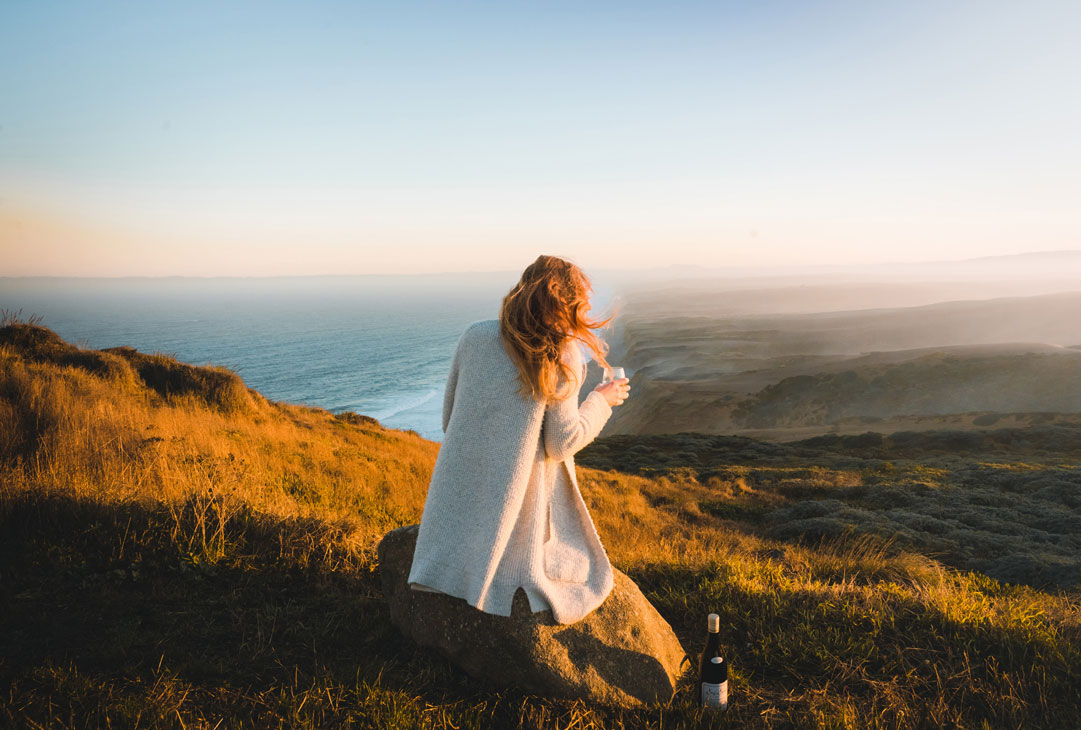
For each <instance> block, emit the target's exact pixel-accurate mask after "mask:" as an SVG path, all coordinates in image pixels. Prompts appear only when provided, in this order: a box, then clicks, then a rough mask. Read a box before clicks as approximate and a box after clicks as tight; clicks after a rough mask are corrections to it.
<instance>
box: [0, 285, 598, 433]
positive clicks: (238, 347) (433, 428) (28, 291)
mask: <svg viewBox="0 0 1081 730" xmlns="http://www.w3.org/2000/svg"><path fill="white" fill-rule="evenodd" d="M517 280H518V273H515V272H495V273H478V274H440V275H427V276H326V277H322V276H319V277H313V276H305V277H268V278H263V277H260V278H241V277H222V278H189V277H163V278H153V277H148V278H143V277H137V278H103V279H95V278H53V277H41V278H38V277H26V278H0V308H3V309H6V310H9V311H17V310H20V309H21V310H22V318H23V319H26V318H27V317H28V316H30V315H31V314H33V315H39V316H40V317H41V318H42V321H41V324H42V325H44V326H46V327H48V328H50V329H52V330H53V331H55V332H56V333H57V334H59V335H60V336H61V337H63V338H64V339H65V340H67V341H68V342H72V343H74V344H77V345H79V346H81V347H84V348H92V349H101V348H105V347H114V346H119V345H128V346H130V347H134V348H136V349H137V350H140V351H142V352H148V353H152V352H163V353H166V354H169V355H172V356H174V357H176V358H177V359H178V360H181V361H183V362H187V363H191V364H193V365H205V364H213V365H222V366H225V367H227V368H229V369H231V370H233V371H234V372H236V373H237V374H239V375H240V376H241V377H242V378H243V379H244V381H245V383H247V385H248V386H249V387H252V388H255V389H256V390H258V391H259V392H260V393H262V394H263V395H265V396H266V397H268V398H270V399H272V400H276V401H286V402H289V403H303V404H307V405H313V406H319V407H321V408H326V409H327V410H329V411H332V412H334V413H339V412H342V411H355V412H357V413H363V414H365V415H368V416H372V417H373V418H376V419H378V420H379V421H380V422H381V423H382V424H383V425H385V426H388V427H391V428H401V429H413V430H414V431H416V432H417V433H419V434H420V435H421V436H423V437H425V438H428V439H432V440H434V441H440V440H441V439H442V436H443V433H442V428H441V414H442V405H443V388H444V386H445V384H446V378H447V373H448V371H449V369H450V359H451V356H452V355H453V354H454V346H455V345H456V343H457V341H458V337H459V336H460V335H461V333H462V331H463V330H464V329H465V327H466V326H467V325H468V324H470V323H471V322H475V321H477V320H480V319H492V318H495V317H496V316H498V312H499V305H500V302H501V301H502V298H503V295H504V294H506V292H507V291H509V290H510V288H511V287H512V286H513V285H514V283H515V282H516V281H517ZM594 286H595V288H596V286H597V285H596V282H594ZM607 298H608V296H607V293H605V292H600V291H598V292H597V293H596V294H595V296H594V306H595V307H600V306H601V305H602V304H603V302H605V301H606V300H607Z"/></svg>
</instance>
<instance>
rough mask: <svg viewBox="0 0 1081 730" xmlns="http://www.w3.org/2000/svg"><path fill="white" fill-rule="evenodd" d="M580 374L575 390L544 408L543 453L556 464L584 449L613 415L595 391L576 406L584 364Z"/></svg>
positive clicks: (605, 401) (582, 379)
mask: <svg viewBox="0 0 1081 730" xmlns="http://www.w3.org/2000/svg"><path fill="white" fill-rule="evenodd" d="M575 347H576V349H577V346H575ZM579 357H581V355H580V354H579ZM581 371H582V377H580V378H578V387H576V388H575V389H574V391H573V392H572V393H571V394H570V395H569V396H567V397H566V398H564V399H563V400H559V401H556V400H552V401H549V402H548V404H547V405H546V406H545V409H544V425H543V429H542V430H543V431H544V451H545V453H546V454H547V455H548V458H550V459H555V460H556V461H563V460H565V459H567V458H569V457H571V456H574V454H576V453H577V452H578V451H580V450H581V449H582V448H584V447H585V446H586V444H588V443H589V442H590V441H592V440H593V439H595V438H596V437H597V434H598V433H600V431H601V429H602V428H604V424H605V423H607V422H608V419H609V418H610V417H611V416H612V406H610V405H608V401H607V400H606V399H605V397H604V396H603V395H601V394H600V393H598V392H597V391H595V390H594V391H593V392H592V393H590V394H589V395H588V396H586V399H585V400H584V401H582V404H581V405H578V393H579V391H580V390H581V388H582V382H583V381H584V380H585V377H584V375H585V362H584V361H583V362H582V368H581Z"/></svg>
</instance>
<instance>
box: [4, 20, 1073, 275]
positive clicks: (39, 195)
mask: <svg viewBox="0 0 1081 730" xmlns="http://www.w3.org/2000/svg"><path fill="white" fill-rule="evenodd" d="M1078 28H1081V4H1078V3H1076V2H1066V1H1063V0H1059V1H1054V2H1052V1H1050V0H1032V1H1031V2H1024V3H1019V2H1006V1H1004V0H986V1H982V2H974V1H973V2H969V1H961V0H958V1H951V0H912V1H907V2H897V1H893V0H890V1H888V2H875V3H860V2H795V1H791V2H771V1H769V0H761V1H759V2H750V1H748V2H678V1H673V2H663V3H662V2H649V3H645V2H586V3H581V2H578V3H571V2H562V1H558V2H545V3H477V2H458V3H446V2H411V3H363V2H320V3H300V2H295V3H282V2H266V1H261V2H235V3H204V2H184V3H172V4H164V3H119V2H100V3H75V2H29V1H26V0H10V1H8V2H4V3H3V4H2V5H0V276H4V275H7V276H21V275H75V276H122V275H207V276H213V275H248V276H259V275H279V274H366V273H413V272H416V273H427V272H439V271H491V270H515V269H520V268H521V267H522V266H524V265H525V264H527V263H529V261H531V260H532V259H533V258H535V257H536V255H537V254H538V253H550V254H555V255H564V256H568V257H570V258H572V259H573V260H575V261H576V262H578V263H579V264H582V265H583V266H586V267H604V268H619V267H627V268H641V267H648V266H666V265H670V264H677V265H695V264H701V265H704V266H710V267H717V266H726V265H733V266H760V265H769V264H814V263H822V264H840V263H852V262H854V263H875V262H885V261H915V260H929V259H959V258H968V257H975V256H988V255H1000V254H1012V253H1020V252H1026V251H1040V250H1060V249H1076V248H1081V206H1079V205H1078V201H1079V200H1081V139H1079V137H1081V135H1078V133H1077V130H1078V129H1081V94H1079V93H1078V91H1077V90H1078V89H1081V37H1079V36H1081V33H1079V31H1078Z"/></svg>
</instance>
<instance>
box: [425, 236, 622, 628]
mask: <svg viewBox="0 0 1081 730" xmlns="http://www.w3.org/2000/svg"><path fill="white" fill-rule="evenodd" d="M590 291H591V287H590V283H589V279H587V278H586V276H585V274H584V273H582V271H581V270H580V269H579V268H578V267H577V266H575V265H574V264H572V263H570V262H569V261H565V260H563V259H559V258H556V257H553V256H541V257H539V258H538V259H537V260H536V261H534V262H533V263H532V264H530V265H529V267H528V268H526V270H525V271H524V272H523V273H522V278H521V280H520V281H519V282H518V284H517V285H515V287H514V288H513V289H511V291H510V292H509V293H508V294H507V295H506V296H505V297H504V298H503V305H502V308H501V310H500V313H499V319H497V320H496V319H492V320H484V321H480V322H474V323H473V324H471V325H469V327H467V328H466V330H465V332H464V333H463V334H462V336H461V339H460V340H459V341H458V347H457V350H456V351H455V353H454V358H453V360H452V362H451V367H450V376H449V378H448V379H447V390H446V394H445V396H444V401H443V433H444V434H445V436H444V440H443V445H442V447H441V448H440V451H439V457H438V458H437V459H436V463H435V469H434V470H433V471H432V479H431V483H430V484H429V487H428V497H427V500H426V502H425V504H424V513H423V515H422V517H421V521H420V528H419V532H418V535H417V546H416V550H415V552H414V554H413V564H412V568H411V570H410V572H409V578H408V582H409V585H410V587H411V588H414V589H416V590H429V591H436V592H441V593H447V594H450V595H452V596H457V597H458V598H462V599H464V600H465V601H467V602H468V603H469V604H470V605H471V606H475V607H476V608H478V609H480V610H481V611H484V612H486V613H493V614H497V615H500V616H510V615H511V605H512V599H513V597H514V594H515V591H517V590H518V588H519V587H521V589H522V590H523V591H524V592H525V595H526V597H527V598H528V599H529V607H530V610H531V611H533V612H534V613H535V612H537V611H543V610H545V609H549V608H550V609H551V610H552V614H553V616H554V618H555V620H556V622H558V623H561V624H567V623H573V622H575V621H578V620H579V619H581V618H583V617H585V616H586V615H587V614H589V612H591V611H592V610H593V609H595V608H596V607H597V606H599V605H601V603H603V602H604V599H605V598H606V597H607V596H608V593H609V592H610V591H611V590H612V585H613V576H612V566H611V564H610V563H609V562H608V555H607V554H606V553H605V551H604V547H603V546H602V545H601V542H600V538H599V537H598V536H597V531H596V528H595V527H594V526H593V520H592V519H591V518H590V516H589V511H588V510H587V509H586V505H585V502H583V501H582V495H581V493H580V492H579V489H578V480H577V476H576V475H575V471H574V454H575V452H577V451H578V450H579V449H581V448H582V447H583V446H585V445H586V444H588V443H589V442H590V441H592V440H593V439H594V438H595V437H596V435H597V434H598V433H599V432H600V430H601V428H602V427H603V426H604V424H605V423H606V422H607V421H608V419H609V417H611V415H612V408H613V407H614V406H616V405H619V404H621V403H622V402H623V401H624V400H626V398H627V395H628V393H629V392H630V386H629V385H628V381H627V379H626V378H621V379H619V380H616V381H614V382H610V383H605V384H602V385H600V386H598V387H597V388H596V389H595V390H593V391H592V392H591V393H590V394H589V395H588V396H587V397H586V398H585V400H584V401H583V402H582V404H581V405H579V404H578V394H579V390H580V389H581V386H582V382H583V381H584V379H585V373H586V363H585V357H584V356H583V354H582V350H581V348H580V346H579V344H578V343H579V342H581V343H584V344H585V345H586V346H587V347H588V348H589V349H590V350H591V351H592V353H593V356H594V358H595V359H596V360H597V362H598V363H600V364H601V365H603V366H604V367H608V362H607V361H606V360H605V358H604V351H605V350H606V349H607V346H606V345H605V344H604V343H603V342H601V340H600V339H598V338H597V336H596V335H595V334H594V333H593V332H592V330H594V329H597V328H598V327H602V326H603V325H605V324H607V322H608V321H609V320H610V319H611V317H609V318H608V319H606V320H603V321H591V320H589V319H587V318H586V313H587V312H588V311H589V293H590Z"/></svg>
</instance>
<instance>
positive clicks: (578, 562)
mask: <svg viewBox="0 0 1081 730" xmlns="http://www.w3.org/2000/svg"><path fill="white" fill-rule="evenodd" d="M552 527H553V524H552V505H551V503H549V505H548V535H547V539H546V540H545V542H544V574H545V575H546V576H548V578H549V579H550V580H558V581H563V582H565V583H585V582H586V578H588V577H589V554H588V553H586V552H585V551H583V550H580V549H579V548H577V547H575V546H574V545H571V544H568V543H566V542H564V541H562V540H559V539H556V532H555V530H553V529H552Z"/></svg>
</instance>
